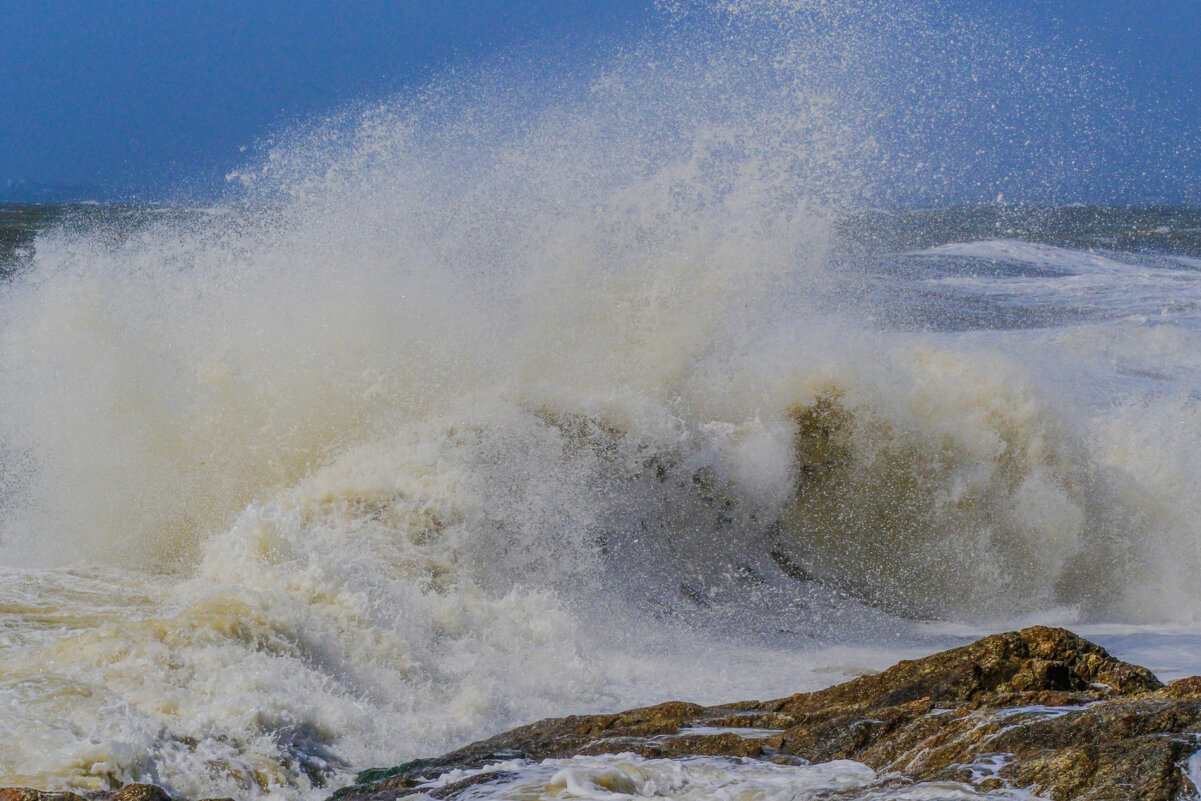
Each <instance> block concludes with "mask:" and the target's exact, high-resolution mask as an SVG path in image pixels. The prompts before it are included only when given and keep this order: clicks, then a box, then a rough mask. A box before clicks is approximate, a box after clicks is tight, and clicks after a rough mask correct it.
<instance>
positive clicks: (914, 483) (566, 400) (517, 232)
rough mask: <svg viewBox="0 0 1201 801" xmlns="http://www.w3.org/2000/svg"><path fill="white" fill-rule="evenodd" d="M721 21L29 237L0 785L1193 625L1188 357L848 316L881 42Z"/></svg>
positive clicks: (823, 17)
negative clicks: (1009, 633)
mask: <svg viewBox="0 0 1201 801" xmlns="http://www.w3.org/2000/svg"><path fill="white" fill-rule="evenodd" d="M729 5H730V8H728V9H725V11H724V12H722V13H729V14H732V16H728V17H720V16H719V17H716V18H719V19H720V20H721V25H720V26H719V27H718V28H717V30H720V31H721V35H720V37H718V38H719V39H720V41H713V40H711V39H705V38H704V37H701V36H698V35H696V34H695V33H690V32H689V31H691V30H692V29H691V28H687V26H686V25H685V27H684V28H683V29H682V30H681V31H677V32H672V33H670V35H668V36H667V38H666V40H665V41H663V42H659V43H656V44H655V45H654V46H647V47H641V48H634V49H633V50H631V51H630V52H627V53H626V54H624V55H620V56H617V57H614V58H613V59H612V60H611V61H610V62H608V63H605V64H602V65H599V66H597V67H596V68H595V69H594V70H592V71H590V72H589V73H588V74H587V75H583V76H579V77H578V78H567V79H563V80H562V81H560V82H558V83H553V82H552V83H553V85H549V86H548V85H547V82H546V81H545V80H544V79H537V78H530V77H529V76H522V75H512V74H511V73H502V74H499V75H476V76H472V78H471V79H468V80H462V81H448V82H446V83H444V84H440V85H437V86H433V87H430V88H429V89H428V90H426V91H425V92H424V93H423V94H422V95H421V96H417V97H409V98H403V99H399V100H395V101H389V102H385V103H382V104H376V105H373V106H371V107H360V108H356V109H353V110H350V111H347V112H345V113H344V114H343V115H342V116H340V117H338V118H336V119H333V120H329V121H320V122H315V123H313V124H311V125H309V126H307V127H301V128H299V129H297V130H296V131H294V132H293V133H292V134H290V135H288V136H285V137H282V139H281V141H280V142H278V143H277V144H276V145H274V146H272V147H269V148H268V149H267V150H266V152H264V153H263V154H262V157H261V158H260V159H258V160H257V161H253V162H252V163H250V164H248V165H246V166H245V167H244V168H243V169H241V170H239V171H238V172H237V173H236V174H234V175H233V176H231V178H232V179H233V180H234V182H236V183H237V184H239V185H240V186H241V187H242V189H240V190H239V193H238V194H236V195H234V196H233V197H231V199H230V200H229V201H228V202H227V203H226V204H224V205H223V206H221V207H220V208H219V209H216V210H213V209H210V210H206V212H205V213H203V214H197V215H186V214H184V215H149V216H151V217H152V219H147V220H141V221H133V222H131V221H125V222H122V223H120V224H115V225H112V226H107V227H106V226H98V227H96V228H78V227H70V226H65V227H62V228H59V229H56V230H54V231H51V232H49V233H47V234H45V235H43V236H41V237H40V238H39V239H38V241H37V242H36V255H35V256H34V257H33V258H32V262H31V263H30V264H29V265H28V266H27V267H26V268H25V269H23V270H22V271H21V272H20V273H19V274H18V275H16V276H15V277H14V278H13V279H12V280H11V281H9V282H8V283H7V284H5V285H4V287H3V290H2V292H0V320H2V321H3V323H2V324H0V434H2V439H0V455H2V471H3V472H2V473H0V486H2V487H3V489H4V499H3V506H2V508H0V512H2V521H0V522H2V525H3V527H2V529H0V554H2V556H3V560H4V565H5V566H4V567H3V568H2V571H3V578H4V580H3V581H0V585H2V587H3V588H2V589H0V593H2V594H0V603H2V604H3V609H4V611H5V616H4V618H3V622H2V625H3V628H2V629H0V647H3V658H2V659H0V719H2V720H3V725H4V729H5V731H6V732H7V733H8V734H9V742H10V746H9V747H6V749H4V750H3V752H0V777H3V778H2V781H3V783H5V784H28V785H36V786H42V787H76V788H86V789H101V788H103V787H106V786H113V785H115V784H119V783H121V782H126V781H154V782H157V783H160V784H162V785H164V786H165V787H167V788H168V789H170V790H172V791H175V792H179V793H182V794H184V795H186V796H192V797H202V796H225V795H231V796H237V797H249V796H255V795H263V794H266V795H273V794H274V795H279V796H283V797H289V798H295V797H299V796H307V797H317V796H320V795H322V794H323V793H325V792H327V790H328V787H329V786H331V785H335V784H338V783H342V782H345V781H348V780H349V777H350V776H351V775H353V772H354V771H355V770H357V769H360V768H363V767H367V766H371V765H378V764H395V763H398V762H400V761H403V760H405V759H408V758H412V757H417V756H422V755H428V754H429V753H431V752H437V751H441V750H445V749H447V748H449V747H452V746H454V745H457V744H460V743H462V742H464V741H467V740H470V739H472V738H475V737H480V736H484V735H487V734H490V733H493V732H494V731H496V730H498V729H501V728H503V727H506V726H509V725H512V724H515V723H519V722H525V721H529V720H532V719H535V718H538V717H542V716H546V715H551V714H565V713H569V712H587V711H593V710H601V709H613V708H620V707H628V706H632V705H635V704H638V703H644V702H653V701H658V700H663V699H664V698H668V697H685V698H688V699H690V700H699V701H709V702H717V701H729V700H731V699H732V698H736V697H739V696H747V697H755V696H758V697H770V696H778V695H784V694H787V693H790V692H796V691H798V690H803V689H810V688H816V687H818V686H822V685H824V684H830V683H833V682H835V681H838V680H840V679H843V678H846V677H848V676H851V675H855V674H857V673H860V672H863V671H865V670H870V669H878V668H882V667H885V666H886V665H888V664H889V663H891V662H892V661H895V659H897V658H899V657H903V656H914V655H917V654H918V653H921V652H924V651H929V650H933V649H934V648H936V647H938V646H940V645H943V644H948V643H950V642H957V641H959V638H958V636H957V635H954V636H953V635H947V634H945V633H940V632H934V633H931V632H930V630H929V629H923V628H921V627H919V626H917V625H916V624H915V623H914V622H913V618H921V617H923V616H938V617H940V618H944V619H950V620H953V621H959V622H963V621H967V622H971V623H975V624H978V623H980V622H981V621H990V622H991V621H997V620H1012V619H1013V618H1015V617H1018V616H1023V615H1024V616H1027V617H1028V618H1037V617H1038V616H1040V615H1043V616H1046V615H1049V614H1052V613H1054V614H1065V612H1064V610H1068V611H1067V612H1066V614H1070V615H1072V616H1073V619H1075V620H1079V621H1096V620H1121V621H1128V622H1129V621H1152V622H1158V623H1162V622H1166V621H1175V622H1177V623H1179V624H1181V625H1184V626H1188V625H1195V624H1196V623H1197V622H1198V618H1197V615H1198V612H1197V610H1198V609H1201V605H1198V603H1197V601H1198V600H1201V599H1199V598H1198V593H1199V589H1198V588H1199V587H1201V582H1199V581H1198V580H1197V578H1198V574H1199V573H1201V546H1199V545H1198V543H1199V542H1201V537H1199V536H1198V533H1199V532H1198V529H1197V526H1198V523H1197V521H1198V520H1201V509H1197V508H1196V506H1197V503H1198V499H1197V494H1196V493H1195V492H1194V490H1193V479H1194V477H1195V476H1196V475H1197V471H1198V467H1199V465H1198V464H1197V459H1198V458H1199V457H1198V454H1201V447H1198V446H1201V442H1199V441H1198V440H1199V439H1201V417H1198V415H1199V414H1201V406H1199V401H1198V397H1199V395H1198V393H1197V391H1196V390H1197V388H1198V386H1199V385H1197V384H1193V383H1191V382H1192V380H1193V378H1192V376H1193V375H1194V374H1193V372H1191V371H1192V370H1193V368H1194V367H1195V366H1196V364H1197V354H1198V353H1201V348H1199V347H1198V343H1197V342H1196V333H1197V332H1196V329H1194V328H1190V327H1188V325H1186V324H1184V323H1182V322H1180V321H1178V320H1171V321H1168V322H1167V323H1165V324H1164V325H1159V326H1153V325H1150V324H1144V323H1143V322H1140V321H1137V320H1135V321H1132V322H1128V323H1127V324H1126V325H1125V327H1122V326H1113V325H1109V324H1108V323H1106V322H1105V321H1101V322H1096V321H1094V324H1093V325H1091V327H1090V326H1083V327H1081V326H1066V327H1062V328H1056V329H1055V330H1053V331H1050V332H1042V333H1037V334H1034V335H1031V334H1029V332H1023V334H1022V335H1021V336H1014V337H1007V336H986V335H980V334H979V332H958V333H947V334H945V335H940V334H931V333H924V332H912V331H910V332H902V331H892V330H887V331H884V330H880V329H878V328H876V327H874V326H872V325H870V324H868V323H866V322H865V317H866V313H865V311H864V310H863V309H862V308H860V307H858V306H856V303H855V298H858V297H859V292H860V290H861V289H862V287H861V286H859V285H858V284H857V282H858V281H859V280H860V279H859V278H857V277H856V275H855V274H853V273H852V272H848V273H847V274H843V273H842V272H840V270H839V269H838V268H837V260H835V259H832V258H831V254H832V253H834V252H835V251H836V249H837V245H838V240H837V236H836V230H837V227H836V223H837V221H838V220H839V219H840V216H841V215H842V213H843V211H844V210H845V209H846V208H847V207H848V206H849V205H850V204H851V202H852V201H859V200H862V199H863V197H864V196H865V195H867V194H869V190H870V188H871V184H872V178H871V176H870V175H869V174H868V171H867V168H868V167H869V166H870V165H871V164H873V163H875V160H878V159H879V156H880V143H879V142H878V141H876V140H875V138H874V137H873V132H878V129H877V128H873V126H872V125H867V124H866V122H865V121H871V120H876V121H878V120H879V117H878V116H876V113H875V107H873V106H871V105H870V103H868V101H869V100H870V101H873V102H875V101H878V100H880V99H881V98H882V97H884V96H886V95H887V91H885V90H886V89H887V86H888V85H890V81H891V76H890V77H889V79H888V80H884V79H883V78H881V79H880V81H879V83H877V84H873V83H872V82H871V81H870V80H868V79H869V78H870V77H871V76H872V75H873V74H874V73H873V69H874V67H873V66H872V65H873V64H876V63H877V62H874V61H872V59H873V58H875V56H874V55H872V54H876V53H880V52H885V54H886V55H887V53H886V50H883V49H882V48H881V47H880V45H881V43H882V42H885V41H888V40H890V39H892V38H894V34H896V33H897V31H896V30H889V29H887V26H884V25H882V24H881V23H880V22H879V21H878V20H877V19H876V18H875V17H873V16H871V15H868V17H867V18H866V20H859V21H857V18H856V16H855V15H856V13H859V12H856V11H855V10H854V9H845V8H842V5H841V4H837V5H839V8H837V9H829V8H826V7H825V5H823V4H817V5H810V4H804V3H802V4H789V3H780V4H768V5H769V6H770V8H769V9H768V11H769V12H770V13H767V14H750V13H749V8H748V7H747V5H746V4H742V3H737V4H729ZM797 5H799V8H798V7H792V6H797ZM869 10H870V9H869ZM734 12H736V13H734ZM680 13H681V14H682V15H683V19H684V20H685V21H686V22H687V21H688V20H689V19H691V17H690V15H694V14H700V15H701V16H702V18H703V19H704V20H707V21H712V20H713V19H715V17H713V16H711V15H712V14H713V13H715V12H711V11H706V10H704V9H700V10H697V9H684V10H682V11H681V12H680ZM745 17H750V19H749V20H745V21H740V20H744V18H745ZM894 22H895V24H896V25H900V26H902V28H904V26H905V25H912V23H913V21H912V20H907V19H905V18H902V19H900V20H895V21H894ZM682 24H683V23H682ZM701 27H702V28H703V27H704V26H701ZM706 30H708V29H706ZM906 30H908V29H906ZM925 30H927V29H926V28H924V27H922V26H920V25H919V26H916V27H915V28H913V31H918V32H920V31H925ZM911 32H912V31H911ZM810 34H811V35H810ZM914 35H918V34H917V33H915V34H914ZM922 35H925V34H922ZM832 54H833V55H834V56H835V58H833V59H832V58H831V56H832ZM885 60H886V61H887V59H885ZM886 72H887V71H886ZM848 82H850V83H848ZM898 258H900V256H898ZM898 286H899V285H898ZM973 292H977V293H979V290H973ZM901 294H903V293H902V291H901V290H900V289H899V288H898V289H897V295H898V297H899V296H900V295H901ZM832 298H835V299H838V300H839V302H838V303H832V302H831V299H832ZM848 308H849V309H850V311H846V309H848ZM1081 354H1083V356H1082V355H1081ZM1115 354H1116V355H1115ZM1132 354H1133V355H1132ZM1111 356H1113V358H1112V359H1111V358H1110V357H1111ZM1124 360H1126V361H1131V362H1134V361H1137V362H1139V363H1140V364H1141V365H1143V367H1144V368H1145V369H1151V368H1154V369H1159V370H1164V371H1167V374H1168V378H1167V379H1164V380H1158V379H1155V380H1152V379H1143V378H1139V379H1138V380H1129V381H1128V380H1126V377H1124V376H1123V375H1121V374H1120V371H1119V374H1118V375H1117V376H1116V377H1115V375H1114V370H1113V368H1112V365H1113V364H1114V363H1117V364H1118V365H1123V364H1125V363H1126V361H1124ZM1077 362H1079V363H1080V364H1083V367H1077V368H1073V369H1074V370H1075V372H1070V373H1065V372H1064V371H1063V370H1061V369H1060V368H1061V367H1062V365H1064V364H1067V363H1072V364H1076V363H1077ZM1173 371H1174V372H1173ZM1065 375H1070V376H1074V377H1083V379H1084V380H1083V381H1081V382H1076V381H1067V380H1065ZM1165 381H1166V383H1167V384H1169V385H1170V387H1171V388H1170V389H1168V390H1165V389H1163V388H1162V385H1163V384H1164V382H1165ZM699 653H703V654H704V657H703V659H698V657H697V655H698V654H699ZM706 765H709V763H703V762H698V763H696V764H695V765H689V766H688V768H687V769H688V770H692V769H696V770H701V771H707V770H709V768H710V767H712V765H709V767H706ZM744 767H745V769H746V770H758V771H761V772H764V775H765V776H768V778H769V779H770V781H768V784H771V783H772V782H775V781H777V779H778V778H779V777H778V776H777V773H776V772H774V771H776V767H774V766H767V765H759V766H758V767H747V766H744ZM729 768H730V766H729V765H725V766H723V767H721V770H718V773H720V772H721V771H722V770H727V769H729ZM564 769H566V768H564ZM664 769H665V770H668V769H670V770H684V769H685V768H684V767H678V768H668V767H664ZM605 770H608V768H606V769H605ZM642 770H643V768H638V769H637V770H636V771H635V772H636V773H637V771H642ZM780 770H784V769H783V768H781V769H780ZM790 770H792V771H793V773H791V774H789V776H790V777H791V778H788V779H787V782H793V784H792V785H788V786H790V787H791V786H796V782H802V784H803V782H804V781H808V779H803V780H802V779H800V778H797V777H798V776H801V775H802V774H804V775H806V776H810V777H813V776H825V775H826V773H823V771H826V772H827V773H830V776H834V777H835V779H838V781H842V780H843V778H846V777H851V778H849V779H846V781H849V782H851V783H852V784H853V783H854V782H853V781H852V779H854V777H855V776H859V775H860V774H861V773H862V772H863V771H864V770H866V769H864V768H863V767H862V766H857V767H856V766H847V765H835V766H832V767H828V768H817V767H815V768H812V769H806V770H808V771H809V772H808V773H806V772H805V771H801V770H800V769H798V768H793V769H790ZM831 772H832V773H831ZM572 775H575V774H572ZM597 775H599V774H597ZM605 775H608V774H605ZM639 775H641V774H639ZM780 775H782V774H780ZM588 776H592V774H588V775H587V776H585V775H584V774H583V773H581V774H579V776H577V778H578V781H577V784H579V786H581V787H582V786H584V784H586V783H587V782H593V783H594V784H595V782H596V781H600V780H599V779H596V780H595V781H594V779H595V776H593V777H592V778H588ZM840 776H841V777H843V778H838V777H840ZM581 777H582V778H581ZM773 777H774V778H773ZM827 778H829V777H827ZM861 778H862V777H861ZM824 780H825V779H823V781H824ZM831 780H833V779H831ZM714 781H717V780H716V779H714ZM780 781H784V779H780ZM854 781H859V779H854ZM863 781H864V782H868V781H871V779H870V778H864V779H863ZM787 782H786V783H787ZM598 786H599V785H598ZM697 786H700V787H706V786H708V785H705V784H704V782H701V783H700V784H698V785H697ZM773 786H774V785H773ZM781 786H783V785H781ZM848 786H849V785H848ZM768 789H769V790H770V787H769V788H768ZM598 792H599V791H598ZM764 792H767V791H766V790H765V791H764ZM772 792H774V791H772ZM873 792H874V791H873ZM889 792H891V790H890V791H889ZM898 792H899V791H898ZM904 792H907V793H911V795H908V796H906V795H903V794H902V795H892V796H889V795H884V796H881V797H897V798H900V797H919V796H920V794H921V793H922V792H929V793H935V794H937V792H943V790H940V789H938V788H935V789H933V790H931V789H929V788H927V790H921V789H920V788H918V789H913V788H911V789H908V790H905V791H904ZM946 792H948V793H968V795H965V796H964V797H973V796H971V795H970V792H969V791H968V790H966V789H962V788H959V789H950V790H946ZM912 793H917V795H912ZM681 797H684V796H681ZM939 797H947V796H946V794H945V793H944V795H942V796H939Z"/></svg>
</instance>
